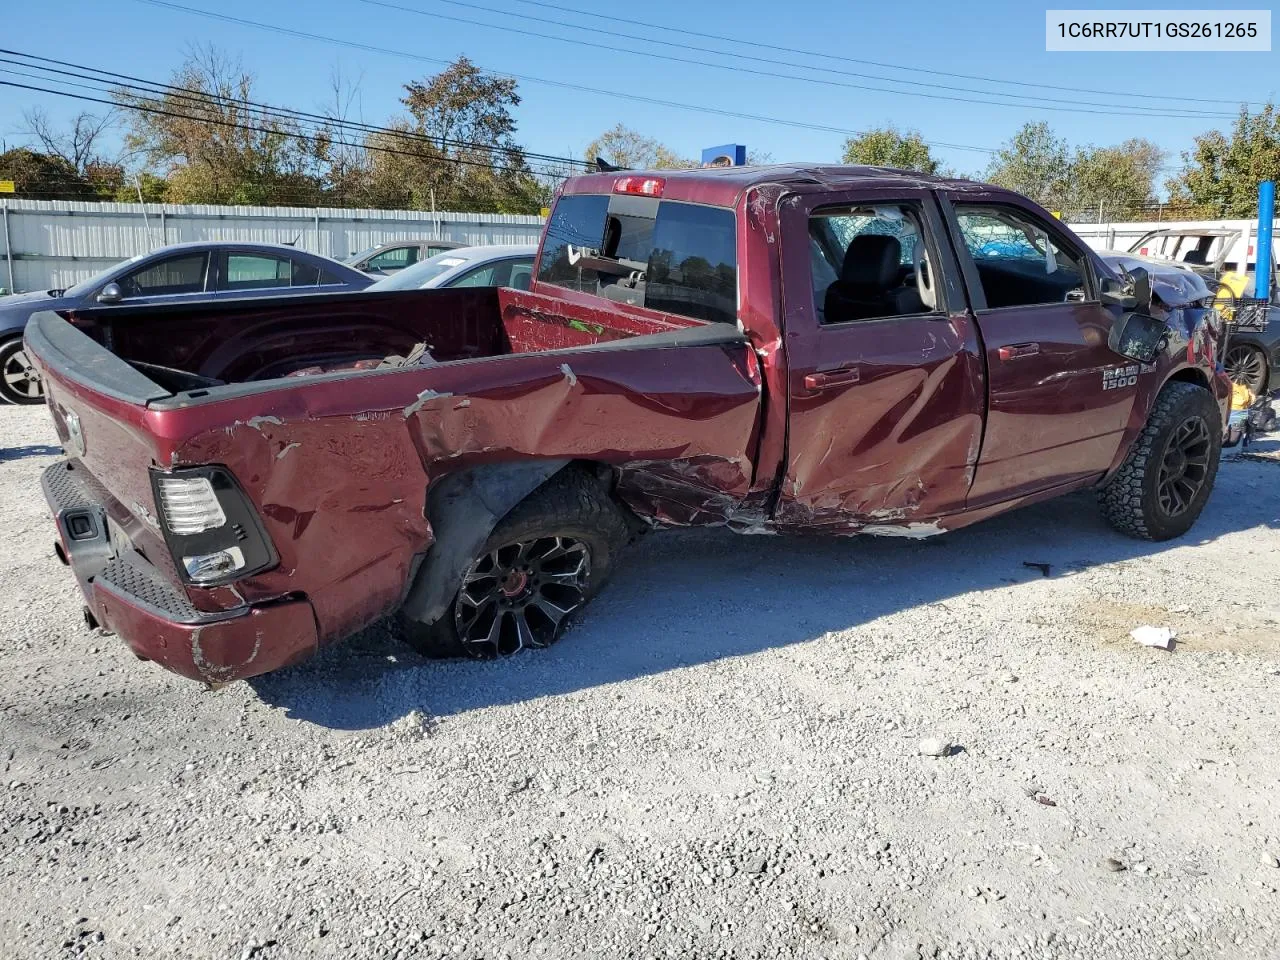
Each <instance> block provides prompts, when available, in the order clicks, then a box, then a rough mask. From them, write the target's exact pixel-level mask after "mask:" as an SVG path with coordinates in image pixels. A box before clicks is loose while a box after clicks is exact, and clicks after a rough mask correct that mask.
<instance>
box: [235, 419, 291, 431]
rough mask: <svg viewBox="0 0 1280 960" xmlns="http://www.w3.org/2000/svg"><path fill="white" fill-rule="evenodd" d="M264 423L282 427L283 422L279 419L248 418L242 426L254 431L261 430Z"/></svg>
mask: <svg viewBox="0 0 1280 960" xmlns="http://www.w3.org/2000/svg"><path fill="white" fill-rule="evenodd" d="M264 423H274V424H276V425H277V426H282V425H283V424H284V421H283V420H281V419H280V418H279V417H250V418H249V419H248V420H246V421H245V422H244V425H245V426H246V427H253V429H255V430H261V429H262V425H263V424H264Z"/></svg>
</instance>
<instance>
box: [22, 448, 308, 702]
mask: <svg viewBox="0 0 1280 960" xmlns="http://www.w3.org/2000/svg"><path fill="white" fill-rule="evenodd" d="M41 486H42V487H43V489H44V494H45V499H46V500H48V501H49V507H50V509H51V510H52V511H53V516H54V522H55V524H56V525H57V529H58V552H59V557H60V558H61V559H62V560H63V561H64V562H65V563H67V564H68V565H69V566H70V567H71V568H72V570H73V571H74V572H75V575H76V580H77V581H78V582H79V584H80V590H81V593H83V594H84V599H85V603H86V604H87V606H88V609H89V612H90V613H91V614H92V615H93V617H94V619H95V620H97V622H98V624H99V625H101V626H102V627H104V628H105V629H107V630H109V631H111V632H113V633H116V634H118V635H119V636H120V638H121V639H122V640H124V642H125V643H126V644H128V645H129V648H130V649H131V650H133V652H134V653H136V654H137V655H138V656H139V657H142V658H144V659H147V660H154V661H155V662H156V663H159V664H160V665H161V666H163V667H165V668H166V669H168V670H172V671H173V672H174V673H178V674H181V675H182V676H184V677H190V678H191V679H192V680H202V681H205V682H208V683H226V682H229V681H231V680H242V679H244V678H246V677H253V676H257V675H258V674H261V673H267V672H269V671H271V670H275V669H278V668H279V667H283V666H286V665H288V664H290V663H296V662H297V661H299V660H303V659H305V658H306V657H308V656H310V655H311V654H312V653H314V652H315V650H316V645H317V639H318V638H317V632H316V620H315V614H314V612H313V611H312V609H311V604H310V603H308V602H307V601H306V600H286V601H279V602H276V603H270V604H260V605H247V604H246V605H245V606H242V607H237V608H235V609H232V610H223V611H219V612H216V613H210V612H206V611H202V610H197V609H196V608H195V607H194V606H193V605H192V604H191V601H190V600H189V599H188V597H187V595H186V593H185V592H184V591H183V589H182V588H181V587H180V586H179V585H178V584H176V583H174V582H172V581H171V580H170V579H169V578H168V577H166V576H165V575H164V574H163V573H162V572H161V570H160V569H158V568H157V567H156V566H155V565H154V564H152V563H151V562H149V561H148V560H147V559H146V557H144V556H143V555H142V554H141V553H138V552H137V551H136V550H135V549H133V546H132V544H131V543H130V542H129V541H128V539H127V538H126V537H125V536H124V534H123V532H122V530H121V528H120V527H118V526H116V525H115V524H113V523H112V521H111V519H110V518H109V516H108V513H107V509H106V506H105V504H104V500H105V499H106V498H105V497H104V496H103V495H102V493H101V491H99V490H97V489H96V484H95V483H94V481H93V480H92V478H91V477H89V476H88V474H87V472H86V471H85V470H83V469H79V468H76V467H75V466H74V465H73V464H72V463H70V462H68V461H65V460H64V461H60V462H58V463H56V464H54V465H53V466H51V467H49V468H48V469H47V470H45V472H44V474H43V476H42V477H41Z"/></svg>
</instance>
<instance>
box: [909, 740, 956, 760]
mask: <svg viewBox="0 0 1280 960" xmlns="http://www.w3.org/2000/svg"><path fill="white" fill-rule="evenodd" d="M916 752H917V753H919V754H920V755H921V756H924V757H945V756H948V755H949V754H950V753H951V744H950V743H948V742H947V741H946V740H942V739H939V738H938V737H926V738H925V739H923V740H921V741H920V743H919V744H917V745H916Z"/></svg>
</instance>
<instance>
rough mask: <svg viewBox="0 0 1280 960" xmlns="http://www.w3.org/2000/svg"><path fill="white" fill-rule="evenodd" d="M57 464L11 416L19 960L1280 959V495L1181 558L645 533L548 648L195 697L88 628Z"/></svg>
mask: <svg viewBox="0 0 1280 960" xmlns="http://www.w3.org/2000/svg"><path fill="white" fill-rule="evenodd" d="M53 443H56V441H55V440H54V436H53V432H52V428H51V426H50V425H49V423H48V422H47V415H46V414H45V412H44V410H42V409H40V408H34V409H33V408H14V407H7V408H0V510H2V511H3V512H2V513H0V546H2V547H3V551H2V553H0V610H3V613H4V615H5V618H6V621H7V623H8V624H9V629H8V630H7V631H6V632H5V634H4V642H3V645H2V649H0V764H3V767H4V770H3V774H2V775H0V895H2V896H3V898H4V903H5V905H4V909H3V910H0V955H2V956H3V957H5V958H9V957H15V958H26V957H41V958H43V957H62V956H76V955H82V956H85V957H93V958H96V957H134V956H140V957H148V958H150V957H175V958H177V957H180V958H184V960H190V958H205V957H216V958H248V957H255V956H256V957H261V958H266V960H273V958H282V957H313V956H314V957H335V958H336V957H342V958H353V957H361V958H363V957H440V956H450V957H458V958H464V960H467V958H479V957H484V958H499V957H513V958H515V957H520V958H523V957H528V956H531V955H532V956H535V957H537V956H545V957H576V956H593V957H611V958H612V957H641V958H647V957H655V958H659V957H738V958H749V957H750V958H756V957H805V958H809V957H822V958H857V957H860V956H863V955H865V956H866V957H869V958H872V960H882V958H916V957H957V958H959V957H1036V958H1042V957H1088V958H1096V957H1121V956H1123V957H1125V958H1147V957H1150V958H1162V960H1163V958H1169V957H1179V956H1193V957H1230V958H1242V957H1250V958H1254V957H1274V956H1277V955H1278V954H1277V953H1276V952H1275V951H1276V949H1277V947H1276V945H1277V943H1280V937H1277V929H1276V927H1277V913H1276V910H1277V887H1278V886H1280V866H1277V860H1276V857H1277V855H1280V804H1277V803H1275V801H1274V796H1275V790H1276V783H1277V767H1276V756H1277V754H1276V746H1275V745H1276V743H1277V741H1278V740H1280V713H1278V711H1277V698H1276V693H1275V691H1276V683H1277V675H1278V674H1280V659H1278V657H1277V652H1278V651H1280V642H1278V641H1277V634H1276V631H1277V626H1276V624H1277V622H1280V599H1277V598H1276V596H1275V589H1276V587H1275V585H1276V582H1277V576H1278V575H1280V553H1278V552H1277V547H1278V546H1280V538H1278V537H1277V534H1276V532H1275V527H1276V524H1277V522H1278V521H1280V510H1278V509H1277V505H1278V504H1280V499H1278V498H1277V496H1276V494H1275V493H1274V492H1268V491H1274V490H1275V487H1276V485H1277V483H1278V482H1280V465H1277V464H1276V463H1265V462H1255V461H1238V462H1228V463H1225V464H1224V466H1223V470H1222V472H1221V473H1220V475H1219V482H1218V489H1217V491H1216V493H1215V494H1214V496H1213V498H1212V500H1211V502H1210V504H1209V507H1208V510H1207V511H1206V513H1205V515H1204V517H1203V518H1202V520H1201V522H1200V524H1199V525H1198V526H1197V527H1196V529H1195V530H1194V531H1193V534H1192V536H1191V537H1189V538H1188V539H1185V540H1183V541H1179V542H1176V543H1172V544H1147V543H1139V542H1135V541H1131V540H1127V539H1125V538H1123V537H1121V536H1119V535H1117V534H1114V533H1113V532H1111V531H1110V530H1109V529H1107V528H1105V527H1104V526H1103V525H1102V523H1101V522H1100V521H1099V520H1098V519H1097V515H1096V513H1095V512H1094V510H1093V508H1092V502H1091V499H1089V498H1081V497H1074V498H1068V499H1067V500H1063V501H1059V502H1056V503H1051V504H1047V505H1043V506H1040V507H1035V508H1030V509H1027V510H1024V511H1022V512H1019V513H1016V514H1013V515H1011V516H1007V517H1003V518H999V519H996V520H994V521H990V522H988V523H986V524H982V525H979V526H977V527H973V528H970V529H968V530H964V531H960V532H958V533H956V534H952V535H949V536H946V537H941V538H937V539H935V540H930V541H923V542H914V541H903V540H876V539H871V538H865V539H862V540H857V541H848V540H846V541H835V540H832V541H823V540H808V539H791V538H773V537H735V536H733V535H732V534H728V533H725V532H722V531H714V530H712V531H701V532H694V533H680V534H666V535H662V536H654V537H649V538H647V539H646V540H645V541H644V542H643V543H642V544H640V545H638V546H637V547H635V548H633V549H632V551H631V553H630V555H629V556H628V557H627V558H626V560H625V562H624V563H623V564H622V567H621V570H620V573H619V575H618V576H617V578H616V579H615V581H614V582H613V584H612V585H611V586H610V588H609V589H608V590H607V591H606V593H605V595H603V596H602V597H601V598H600V599H599V600H598V601H597V602H596V603H595V604H594V605H593V606H592V608H591V609H590V611H589V613H588V614H587V615H586V616H585V617H584V618H583V619H582V621H581V622H580V623H579V624H578V625H577V626H576V627H575V628H574V629H573V630H572V631H571V632H570V633H569V635H568V636H567V637H566V638H565V639H564V641H563V642H562V643H560V644H559V645H558V646H556V647H555V648H553V649H551V650H548V651H543V652H540V653H537V654H527V655H524V656H520V657H517V658H515V659H513V660H511V661H506V662H500V663H471V662H451V663H440V662H428V661H424V660H421V659H420V658H418V657H417V656H416V655H414V654H412V653H411V652H408V651H406V650H405V649H403V648H401V647H399V646H397V645H396V644H395V643H394V642H393V641H392V640H391V639H390V638H389V637H387V636H386V635H385V634H384V633H383V632H381V631H379V630H370V631H367V632H366V633H365V634H363V635H361V636H360V637H358V638H356V639H355V640H353V641H352V642H351V643H349V644H347V645H344V646H342V647H340V648H337V649H334V650H331V651H328V652H327V653H325V654H324V655H322V656H320V657H318V658H316V659H315V660H313V661H311V662H309V663H307V664H304V665H302V666H300V667H297V668H294V669H291V670H288V671H284V672H281V673H279V674H276V675H273V676H270V677H265V678H260V679H258V680H255V681H253V682H251V683H240V684H234V685H232V686H230V687H227V688H225V689H223V690H221V691H219V692H216V693H214V692H208V691H206V690H204V689H203V688H202V687H199V686H197V685H195V684H192V683H191V682H189V681H185V680H181V679H179V678H177V677H174V676H171V675H169V674H167V673H165V672H163V671H161V670H160V669H158V668H156V667H154V666H152V665H150V664H146V663H140V662H138V661H137V660H135V659H134V658H133V656H132V655H131V654H129V653H128V651H127V650H126V649H125V647H124V646H123V644H121V643H120V642H119V641H118V640H116V639H115V638H112V637H101V636H94V635H91V634H89V633H87V632H86V631H85V629H84V627H83V625H82V623H81V620H80V600H79V599H78V598H77V595H76V592H75V589H74V586H73V584H72V580H71V578H70V576H69V574H68V573H67V571H65V570H64V569H63V568H62V567H60V566H59V565H58V564H57V562H56V561H55V560H54V558H53V556H52V554H51V551H50V543H51V540H52V536H53V532H52V529H51V527H50V524H49V521H48V519H47V518H46V515H45V507H44V503H43V500H42V498H41V496H40V493H39V487H38V475H39V472H40V469H41V468H42V467H43V466H44V465H45V464H46V463H48V462H50V461H51V459H52V458H53V456H55V455H56V453H57V451H56V450H55V449H53V448H52V447H50V446H48V445H49V444H53ZM1263 446H1264V447H1265V446H1266V444H1264V445H1263ZM1027 563H1035V564H1048V565H1049V567H1048V575H1047V576H1046V575H1045V574H1043V573H1042V572H1041V570H1039V569H1036V568H1034V567H1029V566H1027V565H1026V564H1027ZM1140 624H1151V625H1154V626H1169V627H1173V628H1175V629H1176V630H1177V631H1178V642H1177V646H1176V649H1175V650H1174V651H1173V652H1166V651H1163V650H1158V649H1151V648H1147V647H1142V646H1139V645H1138V644H1136V643H1134V642H1133V641H1132V640H1131V639H1130V638H1129V636H1128V633H1129V630H1130V629H1132V628H1133V627H1136V626H1138V625H1140ZM931 738H932V739H936V740H941V741H943V744H952V745H954V746H953V747H952V749H951V750H950V751H949V753H948V755H946V756H941V757H936V756H928V755H922V754H921V753H920V749H921V746H922V741H925V740H927V739H931ZM924 746H925V747H926V748H929V749H932V750H933V752H943V751H942V750H941V749H939V747H940V746H941V745H939V744H924Z"/></svg>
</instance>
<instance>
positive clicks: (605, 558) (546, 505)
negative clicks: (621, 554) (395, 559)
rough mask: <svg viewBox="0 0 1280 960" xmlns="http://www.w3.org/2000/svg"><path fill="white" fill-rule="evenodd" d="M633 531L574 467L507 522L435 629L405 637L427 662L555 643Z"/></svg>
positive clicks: (419, 626) (412, 623)
mask: <svg viewBox="0 0 1280 960" xmlns="http://www.w3.org/2000/svg"><path fill="white" fill-rule="evenodd" d="M627 538H628V529H627V524H626V521H625V520H624V519H623V516H622V514H621V512H620V511H619V509H618V507H617V506H616V505H615V504H614V503H613V501H612V500H611V499H610V498H609V495H608V494H607V493H606V492H605V490H604V489H603V487H602V486H601V485H600V483H599V481H597V480H596V479H595V478H594V477H592V476H591V475H589V474H588V473H586V472H585V471H580V470H577V469H573V468H570V469H568V470H565V471H562V472H561V473H559V474H557V475H556V476H555V477H553V478H552V479H551V480H549V481H548V482H547V483H546V484H544V485H543V486H542V487H540V488H538V489H537V490H535V491H534V492H533V493H532V494H530V496H529V497H528V498H527V499H526V500H524V501H523V502H522V503H520V504H518V505H517V506H516V507H515V508H514V509H513V510H512V511H511V512H510V513H509V514H507V516H506V517H504V518H503V519H502V520H501V521H500V522H499V523H498V525H497V526H496V527H494V529H493V532H492V533H491V534H490V535H489V538H488V540H486V541H485V544H484V546H483V547H481V549H480V551H479V554H478V555H477V556H476V557H475V558H473V559H472V561H471V562H470V563H469V564H468V566H467V569H466V571H465V572H464V573H463V577H462V585H461V586H460V587H459V589H458V592H457V593H456V594H455V595H454V597H453V600H452V601H451V602H450V604H449V609H448V610H447V611H446V612H445V614H444V616H442V617H441V618H440V619H439V620H437V621H436V622H435V623H429V624H428V623H421V622H419V621H416V620H411V619H409V618H408V617H405V616H403V615H401V616H400V618H399V632H400V635H401V636H402V637H403V639H404V640H405V641H406V642H408V643H409V645H410V646H412V647H414V648H415V649H416V650H418V652H420V653H422V654H424V655H426V656H429V657H455V656H470V657H476V658H479V659H492V658H494V657H502V656H508V655H510V654H513V653H518V652H519V651H521V650H527V649H537V648H541V647H547V646H550V645H551V644H552V643H554V642H555V641H556V640H558V639H559V638H560V635H561V633H562V632H563V631H564V628H565V627H566V626H567V625H568V623H569V621H570V619H571V618H572V617H573V616H574V615H575V614H577V613H578V612H579V611H580V610H581V609H582V608H583V607H584V606H586V604H587V602H588V601H589V600H590V599H591V598H592V597H593V596H595V594H596V593H597V592H598V591H599V590H600V588H601V587H602V586H603V585H604V583H605V581H606V580H607V579H608V577H609V574H610V573H612V572H613V566H614V562H615V560H616V558H617V554H618V551H619V550H620V549H621V548H622V546H623V545H624V544H625V543H626V541H627Z"/></svg>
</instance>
